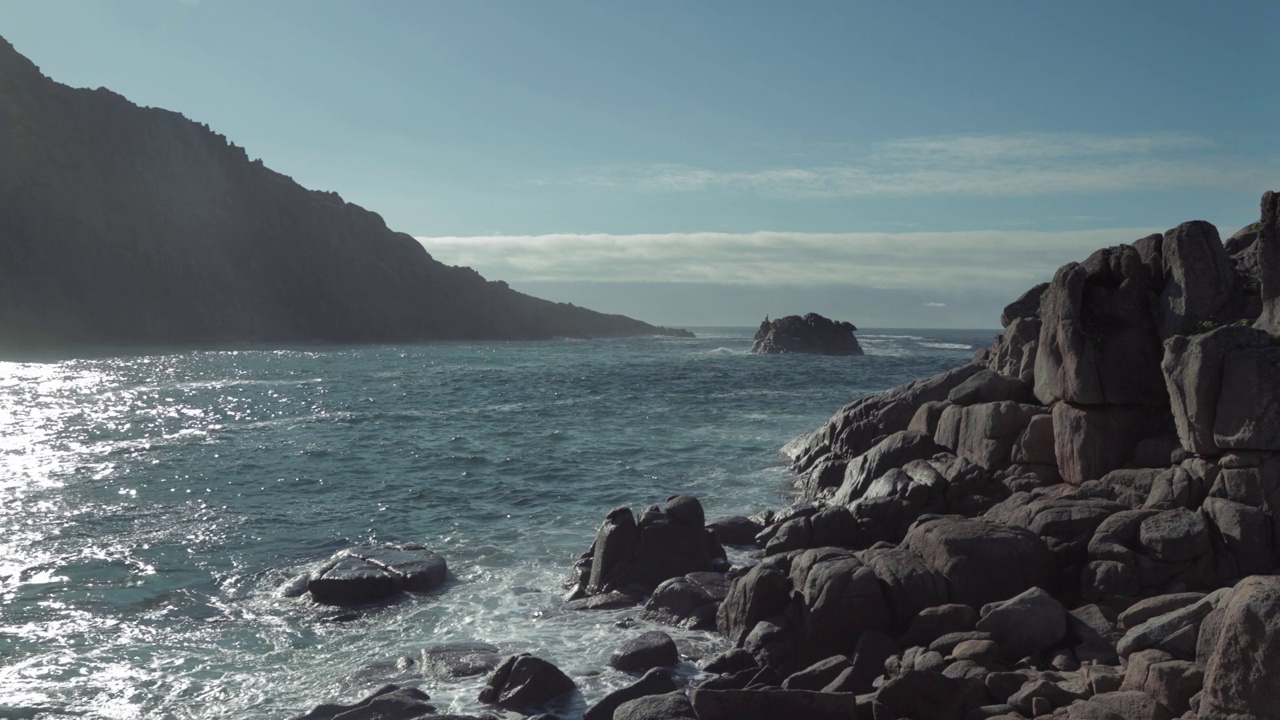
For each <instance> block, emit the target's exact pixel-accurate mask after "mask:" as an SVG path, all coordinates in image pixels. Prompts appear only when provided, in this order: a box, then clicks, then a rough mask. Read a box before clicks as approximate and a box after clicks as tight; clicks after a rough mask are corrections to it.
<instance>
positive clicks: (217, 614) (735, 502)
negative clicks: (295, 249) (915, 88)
mask: <svg viewBox="0 0 1280 720" xmlns="http://www.w3.org/2000/svg"><path fill="white" fill-rule="evenodd" d="M750 334H751V330H748V329H703V330H702V331H700V332H699V338H698V339H696V340H687V339H658V338H645V339H629V340H608V341H591V342H575V341H554V342H531V343H474V344H450V343H446V344H433V345H417V346H404V347H372V348H358V349H322V350H282V351H240V352H186V353H180V354H164V355H150V356H142V357H126V358H111V359H95V360H68V361H62V362H54V363H0V717H4V718H45V717H48V718H54V717H67V716H72V717H85V718H113V719H120V720H124V719H132V718H256V717H262V718H286V717H288V716H290V715H293V714H297V713H299V712H302V711H305V710H307V709H309V708H310V707H312V706H314V705H316V704H318V703H321V702H332V701H343V700H352V699H356V698H358V697H361V696H363V695H365V694H367V693H368V692H370V691H372V690H374V689H376V688H377V687H379V686H381V685H382V684H384V683H386V682H399V683H407V684H414V685H418V686H420V687H421V688H422V689H424V690H426V691H427V692H428V693H430V694H431V695H432V697H433V699H434V700H435V701H436V704H437V706H438V707H439V708H440V710H441V711H442V712H443V711H446V710H453V711H465V712H477V711H479V710H480V709H481V706H479V705H478V704H477V703H476V702H475V697H476V694H477V692H478V689H479V686H480V682H481V679H479V678H476V679H472V680H466V681H461V682H440V681H434V680H427V679H424V678H422V677H421V676H420V675H416V674H415V673H414V672H413V671H412V669H411V668H410V669H408V670H404V669H397V667H396V660H397V658H399V657H402V656H407V657H413V656H414V655H415V654H416V653H417V652H418V651H419V650H420V649H421V648H423V647H425V646H428V645H432V644H437V643H445V642H460V641H466V642H487V643H492V644H495V645H498V646H499V647H500V648H501V649H502V650H503V652H508V653H514V652H521V651H530V652H534V653H536V654H538V655H540V656H542V657H544V658H546V659H548V660H551V661H552V662H555V663H557V664H558V665H560V666H561V667H562V668H563V669H565V670H566V672H568V673H569V674H570V675H571V676H573V677H574V678H575V680H576V681H577V682H578V684H579V687H580V688H581V691H582V692H581V695H580V696H579V697H578V698H576V699H575V700H573V701H571V704H570V705H569V706H568V707H567V708H564V709H565V710H566V711H567V713H568V714H569V715H573V714H575V713H581V712H582V710H583V708H585V707H586V705H587V704H589V703H591V702H594V701H596V700H598V699H599V698H600V697H601V696H603V695H604V694H605V693H606V692H608V691H610V690H612V689H615V688H617V687H621V686H622V685H624V684H626V683H627V682H628V680H629V679H628V678H627V677H625V676H623V675H621V674H620V673H618V672H616V671H614V670H611V669H608V668H607V666H606V664H605V663H606V661H607V659H608V657H609V655H610V653H611V652H612V651H613V649H614V648H615V647H617V646H618V645H619V644H621V643H622V642H623V641H625V640H626V639H627V638H628V637H630V636H632V635H634V634H638V633H640V632H642V631H644V630H647V629H651V628H650V627H649V626H647V625H646V624H645V623H642V622H641V623H637V624H634V625H633V626H631V627H625V628H622V627H618V625H617V623H618V622H619V621H620V620H621V619H623V618H626V617H629V616H634V615H635V614H636V610H634V609H632V610H623V611H611V612H576V613H575V612H565V611H564V610H563V609H561V605H562V601H561V593H562V583H563V581H564V579H565V578H566V576H567V574H568V571H569V569H570V567H571V566H572V563H573V561H574V559H575V558H576V557H577V556H578V555H579V554H580V553H581V552H582V551H583V550H585V549H586V548H587V547H588V546H589V545H590V543H591V539H592V537H593V534H594V532H595V529H596V527H597V526H598V525H599V523H600V521H601V519H602V518H603V517H604V515H605V514H606V513H607V512H608V511H609V510H610V509H611V508H613V507H617V506H619V505H631V506H633V507H636V508H637V509H639V508H641V507H643V506H645V505H648V504H652V503H657V502H661V501H662V499H663V498H665V497H666V496H668V495H671V494H675V493H689V494H693V495H696V496H698V497H699V498H701V500H702V501H703V503H704V505H705V506H706V509H707V514H708V517H710V518H714V517H718V516H724V515H731V514H750V513H753V512H757V511H759V510H762V509H765V508H767V507H776V506H778V505H780V504H782V503H784V502H786V499H785V494H786V492H787V488H788V476H787V474H786V472H785V468H784V466H783V463H782V460H781V459H780V458H779V457H778V454H777V451H778V449H779V448H780V447H781V446H782V445H783V444H784V443H786V442H787V441H789V440H791V439H793V438H795V437H796V436H798V435H800V434H802V433H804V432H807V431H809V430H812V429H813V428H815V427H816V426H817V425H819V424H820V423H821V422H823V421H824V420H825V419H826V418H827V417H829V416H830V415H831V413H832V412H834V411H835V410H836V409H837V408H839V407H840V406H841V405H843V404H844V403H846V402H848V401H849V400H850V399H852V398H854V397H857V396H859V395H862V394H866V393H868V392H872V391H876V390H880V389H883V388H886V387H890V386H892V385H895V384H898V383H900V382H904V381H906V380H910V379H915V378H918V377H923V376H926V375H929V374H932V373H935V372H938V371H941V370H944V369H946V368H949V367H952V366H955V365H957V364H961V363H963V362H964V361H966V360H967V359H968V358H969V357H970V356H971V355H972V354H973V351H974V349H976V347H978V346H981V345H983V344H985V343H987V342H989V340H990V337H991V333H988V332H983V331H969V332H965V331H920V330H904V331H868V332H863V333H861V334H860V339H861V341H862V343H863V345H864V347H865V348H866V350H867V353H868V354H867V356H865V357H856V358H827V357H812V356H773V357H759V356H752V355H748V354H746V350H747V348H748V347H749V346H750ZM363 542H374V543H399V542H417V543H423V544H426V545H428V546H430V547H431V548H433V549H435V550H436V551H438V552H439V553H441V554H442V555H444V556H445V557H446V558H447V559H448V561H449V564H450V570H451V574H452V577H451V580H450V582H449V583H448V585H447V586H446V587H445V588H444V589H443V590H441V591H438V592H436V593H433V594H430V595H425V596H411V597H406V598H405V599H403V600H402V601H400V602H396V603H394V604H392V605H390V606H388V607H385V608H380V609H371V610H365V611H362V612H360V613H358V614H357V617H355V619H348V618H341V617H340V616H339V615H340V613H339V611H336V610H334V609H332V608H324V607H321V606H317V605H315V604H313V603H311V602H310V601H309V600H308V599H306V598H305V597H302V598H289V597H285V596H284V595H283V594H282V592H281V590H282V588H283V587H284V586H285V585H286V584H287V583H288V582H289V581H290V580H291V579H292V578H294V577H296V576H297V575H298V574H299V573H302V572H305V571H306V570H307V569H308V568H309V567H310V566H312V565H314V564H315V563H317V562H319V561H321V560H323V559H324V558H326V557H327V556H328V555H330V554H331V553H333V552H334V551H336V550H338V549H341V548H344V547H347V546H350V545H352V544H355V543H363ZM624 625H625V624H624ZM671 632H672V634H673V635H674V636H676V637H677V640H678V642H679V644H680V646H681V648H682V650H683V651H684V652H685V653H686V654H687V655H689V656H690V657H696V656H698V655H704V654H708V653H712V652H716V651H718V650H720V649H723V648H724V647H725V646H724V643H723V641H722V640H721V639H719V638H717V637H716V636H715V635H713V634H708V633H695V632H683V631H679V632H678V631H674V630H672V631H671ZM685 671H686V672H687V673H692V672H694V670H693V668H692V666H691V665H690V666H687V667H686V668H685Z"/></svg>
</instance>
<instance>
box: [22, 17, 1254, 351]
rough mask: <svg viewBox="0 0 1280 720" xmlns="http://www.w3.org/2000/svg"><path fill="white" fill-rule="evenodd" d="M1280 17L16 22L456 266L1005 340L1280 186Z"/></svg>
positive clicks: (93, 70) (43, 57)
mask: <svg viewBox="0 0 1280 720" xmlns="http://www.w3.org/2000/svg"><path fill="white" fill-rule="evenodd" d="M1277 27H1280V3H1274V2H1230V3H1213V4H1210V3H1207V2H1206V3H1187V2H1158V3H1157V2H1123V3H1115V2H1107V3H1088V2H1082V3H1042V2H979V1H975V2H964V3H956V2H938V3H918V2H875V3H853V2H802V3H782V2H752V1H747V0H735V1H733V2H728V1H726V2H674V1H671V2H666V1H661V0H658V1H654V2H643V3H642V2H625V3H624V2H599V1H598V2H555V1H542V2H530V1H514V0H513V1H511V2H483V1H481V0H466V1H465V2H380V3H376V4H368V3H360V4H357V3H355V2H329V1H324V0H305V1H283V0H275V1H273V2H239V1H236V0H203V1H196V0H133V1H131V2H89V1H87V0H82V1H79V2H62V1H59V0H41V2H39V3H36V2H28V1H26V0H0V35H4V36H5V37H6V38H7V39H8V40H9V41H10V42H12V43H13V44H14V45H15V47H16V48H17V49H18V50H19V52H22V53H24V54H25V55H27V56H28V57H30V58H31V59H32V60H33V61H35V62H36V63H37V64H38V65H39V66H40V67H41V69H42V70H43V71H44V72H45V73H46V74H48V75H50V76H51V77H53V78H55V79H57V80H59V81H61V82H64V83H67V84H70V85H74V86H88V87H97V86H100V85H101V86H106V87H109V88H111V89H113V90H116V91H117V92H120V93H121V94H123V95H125V96H126V97H128V98H129V99H130V100H132V101H134V102H136V103H139V104H142V105H153V106H159V107H165V108H169V109H172V110H177V111H179V112H182V113H183V114H185V115H187V116H188V117H191V118H194V119H197V120H199V121H201V122H206V123H208V124H209V125H210V126H211V127H213V128H214V129H216V130H217V131H219V132H222V133H224V134H226V135H227V136H228V137H229V138H231V139H232V140H233V141H234V142H236V143H237V144H239V145H242V146H244V147H245V148H246V149H247V150H248V152H249V154H250V156H252V157H261V158H262V159H263V160H264V162H266V164H268V165H269V166H271V167H273V168H275V169H277V170H279V171H281V172H284V173H286V174H288V175H291V176H292V177H294V178H295V179H296V180H298V181H299V182H301V183H302V184H304V185H306V186H308V187H312V188H318V189H326V190H336V191H338V192H339V193H341V194H342V195H343V197H345V198H346V199H348V200H350V201H352V202H356V203H359V204H361V205H364V206H366V207H368V208H369V209H371V210H374V211H376V212H379V213H380V214H381V215H382V216H383V217H384V218H385V219H386V220H387V223H388V225H390V226H391V227H392V228H395V229H397V230H402V231H405V232H408V233H411V234H413V235H415V236H418V237H420V238H423V242H424V244H426V245H427V247H428V248H429V249H430V250H431V251H432V253H433V254H435V255H436V256H437V257H439V258H440V259H442V260H444V261H446V262H452V263H459V264H468V265H472V266H473V267H476V268H477V269H478V270H480V271H481V272H482V273H484V274H486V275H487V276H489V277H494V278H501V279H505V280H508V281H509V282H511V284H512V285H513V286H514V287H517V288H519V289H523V290H527V291H529V292H532V293H534V294H541V295H543V296H546V297H550V298H552V299H558V300H567V301H572V302H576V303H579V304H582V305H587V306H589V307H595V308H598V309H602V310H608V311H612V312H624V313H627V314H631V315H635V316H638V317H641V318H644V319H648V320H653V321H657V322H663V323H670V324H685V325H689V324H694V325H696V324H719V323H732V324H750V323H754V322H756V321H757V320H758V318H759V317H761V316H763V315H765V314H766V313H767V314H771V315H774V316H777V315H781V314H788V313H803V312H806V311H809V310H816V311H819V312H824V313H826V314H831V315H835V316H838V317H841V318H846V319H850V320H853V321H854V322H855V323H857V324H859V325H864V326H965V327H991V326H994V325H995V324H996V317H997V316H998V313H999V309H1000V307H1001V306H1002V305H1003V304H1004V303H1006V302H1008V301H1009V300H1012V299H1013V298H1015V297H1016V296H1017V295H1018V294H1019V293H1020V292H1021V291H1022V290H1023V289H1024V288H1025V287H1026V286H1028V285H1030V284H1033V283H1034V282H1037V281H1040V280H1043V279H1047V278H1048V276H1049V275H1051V274H1052V271H1053V269H1054V268H1056V267H1057V266H1058V265H1059V264H1061V263H1062V262H1065V261H1068V260H1072V259H1083V257H1084V256H1085V255H1087V254H1088V252H1089V251H1090V250H1092V249H1093V248H1095V247H1098V246H1101V245H1106V244H1114V243H1117V242H1124V241H1130V240H1133V239H1136V238H1137V237H1140V236H1141V235H1142V234H1145V233H1147V232H1149V231H1151V230H1156V231H1159V230H1163V229H1167V228H1168V227H1171V226H1172V225H1175V224H1177V223H1178V222H1181V221H1184V220H1190V219H1205V220H1209V221H1211V222H1214V223H1216V224H1218V225H1219V227H1220V230H1221V231H1222V232H1223V234H1224V236H1225V235H1230V234H1231V233H1232V232H1234V231H1235V230H1236V229H1238V228H1239V227H1240V226H1241V225H1244V224H1246V223H1248V222H1250V221H1252V220H1253V219H1255V218H1256V212H1257V200H1258V198H1259V196H1260V195H1261V193H1262V191H1263V190H1266V189H1270V188H1278V187H1280V170H1278V168H1280V162H1278V161H1280V141H1277V139H1276V128H1277V127H1280V93H1278V92H1276V91H1275V90H1274V89H1273V84H1274V77H1273V75H1274V73H1272V72H1270V69H1271V68H1272V67H1273V65H1274V48H1275V44H1276V37H1275V32H1276V30H1275V28H1277Z"/></svg>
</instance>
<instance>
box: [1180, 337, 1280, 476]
mask: <svg viewBox="0 0 1280 720" xmlns="http://www.w3.org/2000/svg"><path fill="white" fill-rule="evenodd" d="M1270 344H1271V338H1270V337H1269V336H1268V335H1267V333H1266V332H1265V331H1263V330H1258V329H1255V328H1251V327H1244V326H1240V325H1226V326H1224V327H1220V328H1218V329H1216V330H1213V331H1211V332H1207V333H1202V334H1199V335H1190V336H1186V335H1178V336H1176V337H1172V338H1170V339H1169V340H1167V341H1166V342H1165V344H1164V359H1163V361H1162V362H1161V364H1160V367H1161V369H1162V370H1163V372H1164V377H1165V386H1166V387H1167V388H1168V390H1169V399H1170V401H1171V405H1172V407H1173V421H1174V425H1175V427H1176V428H1177V431H1178V439H1179V440H1180V441H1181V442H1182V447H1183V448H1184V449H1185V450H1186V451H1187V452H1192V453H1196V454H1199V455H1217V454H1220V453H1221V452H1222V450H1221V449H1220V448H1219V447H1218V444H1217V443H1216V441H1215V440H1214V425H1215V423H1216V422H1217V418H1218V405H1219V398H1220V397H1221V395H1222V386H1223V381H1224V374H1223V370H1224V367H1225V365H1226V361H1227V359H1228V358H1229V357H1232V356H1234V355H1236V354H1237V353H1239V352H1241V351H1245V350H1256V349H1261V348H1265V347H1268V346H1269V345H1270ZM1233 386H1238V387H1240V390H1243V391H1244V392H1246V393H1247V392H1248V391H1249V390H1253V391H1254V392H1257V391H1259V390H1260V389H1261V388H1259V387H1256V386H1255V387H1253V388H1249V387H1247V384H1244V385H1242V384H1241V383H1233ZM1231 402H1243V404H1244V406H1245V407H1244V408H1241V409H1239V410H1237V409H1236V408H1235V407H1234V406H1232V405H1231V404H1230V403H1231ZM1227 403H1228V407H1227V408H1226V410H1227V412H1228V415H1229V418H1228V422H1227V425H1238V424H1239V423H1238V421H1236V420H1235V419H1234V418H1239V417H1241V415H1242V414H1243V413H1245V412H1247V411H1248V410H1252V409H1253V405H1254V402H1253V399H1252V398H1251V397H1243V398H1241V397H1232V398H1231V400H1230V401H1227ZM1225 428H1226V425H1224V429H1225ZM1237 429H1238V428H1237Z"/></svg>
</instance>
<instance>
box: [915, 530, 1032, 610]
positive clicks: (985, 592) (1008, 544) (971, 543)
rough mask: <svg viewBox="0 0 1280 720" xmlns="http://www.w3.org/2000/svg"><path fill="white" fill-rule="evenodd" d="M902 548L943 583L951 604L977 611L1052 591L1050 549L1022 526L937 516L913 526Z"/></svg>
mask: <svg viewBox="0 0 1280 720" xmlns="http://www.w3.org/2000/svg"><path fill="white" fill-rule="evenodd" d="M902 547H903V548H905V549H907V550H910V551H912V552H914V553H916V554H917V555H919V556H920V557H921V558H922V559H923V560H924V563H925V565H926V566H927V567H928V568H930V569H931V570H934V571H935V572H937V573H938V574H940V575H941V576H942V577H943V578H944V579H945V580H946V583H947V594H948V601H949V602H953V603H963V604H965V605H969V606H970V607H973V608H975V609H977V608H981V607H982V606H983V605H986V604H987V603H990V602H996V601H999V600H1005V599H1008V598H1011V597H1013V596H1014V595H1017V594H1019V593H1021V592H1023V591H1025V590H1027V589H1029V588H1032V587H1042V588H1052V587H1053V586H1054V580H1055V578H1056V577H1057V569H1056V568H1055V567H1054V562H1053V556H1052V554H1050V552H1049V548H1048V546H1046V545H1045V543H1044V540H1042V539H1040V537H1039V536H1037V535H1036V534H1035V533H1033V532H1031V531H1030V530H1027V529H1025V528H1019V527H1008V526H1005V525H1001V524H997V523H990V522H984V521H981V520H965V519H959V518H941V519H937V520H929V521H922V522H921V523H919V524H918V525H916V526H915V527H914V528H913V529H912V530H911V532H909V533H908V534H907V537H906V539H904V540H903V541H902Z"/></svg>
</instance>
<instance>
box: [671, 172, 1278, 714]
mask: <svg viewBox="0 0 1280 720" xmlns="http://www.w3.org/2000/svg"><path fill="white" fill-rule="evenodd" d="M1263 212H1264V217H1263V220H1262V221H1261V222H1259V223H1256V224H1254V225H1251V226H1250V227H1249V228H1246V230H1245V231H1242V232H1241V233H1237V234H1236V236H1234V238H1233V240H1232V241H1231V242H1230V243H1228V245H1227V246H1226V247H1224V246H1223V245H1222V243H1221V242H1220V241H1219V240H1218V234H1217V231H1216V229H1215V228H1213V227H1212V226H1211V225H1208V224H1207V223H1202V222H1192V223H1184V224H1183V225H1180V226H1178V227H1176V228H1174V229H1172V230H1170V231H1169V232H1168V233H1165V234H1163V235H1154V236H1149V237H1146V238H1142V239H1140V240H1138V241H1136V242H1135V243H1133V244H1132V245H1123V246H1118V247H1114V248H1107V249H1104V250H1100V251H1098V252H1096V253H1094V254H1093V255H1091V256H1090V257H1089V258H1088V259H1086V260H1085V261H1084V262H1082V263H1072V264H1069V265H1067V266H1065V267H1064V268H1062V269H1061V270H1059V271H1058V273H1057V275H1056V276H1055V278H1054V280H1053V282H1051V283H1048V284H1046V285H1044V286H1041V287H1037V288H1034V289H1033V290H1032V291H1030V292H1029V293H1027V294H1026V295H1024V296H1023V297H1022V298H1020V299H1019V300H1018V301H1016V302H1014V303H1012V304H1011V305H1010V306H1009V307H1008V308H1007V309H1006V311H1005V314H1004V316H1003V317H1002V318H1001V322H1002V324H1003V325H1004V327H1005V330H1006V332H1005V334H1004V335H1002V336H1001V337H1000V338H997V340H996V342H995V343H994V345H993V346H992V348H990V349H988V350H986V351H984V352H980V353H979V354H978V356H977V357H976V358H975V362H974V364H972V365H969V366H966V367H963V368H957V369H956V370H952V371H951V372H949V373H944V374H942V375H938V376H936V377H933V378H929V379H927V380H924V381H918V382H916V383H911V384H908V385H904V386H902V387H898V388H893V389H891V390H887V391H885V392H882V393H879V394H877V395H873V396H870V397H867V398H863V399H860V400H857V401H855V402H854V403H851V404H850V405H848V406H846V407H845V408H843V409H841V410H840V411H839V412H838V413H837V414H836V415H835V416H834V417H832V419H831V420H830V421H829V422H828V423H827V424H826V425H825V426H823V427H822V428H821V429H819V430H818V431H816V432H815V433H813V434H812V435H810V436H808V437H807V438H805V439H804V440H803V441H802V442H798V443H794V444H792V445H790V446H789V447H788V454H789V455H790V456H791V459H792V467H793V469H794V470H795V471H796V472H797V480H796V484H797V487H798V489H799V490H800V493H801V498H800V499H801V501H802V502H801V503H799V504H797V505H794V506H792V507H791V508H788V509H786V510H783V511H780V512H776V513H764V514H762V515H760V516H757V519H758V520H759V521H760V523H761V525H762V526H763V529H762V530H761V531H760V532H759V533H758V534H757V535H756V538H755V540H756V544H757V546H758V547H760V548H761V549H762V550H763V557H762V558H760V559H759V560H758V562H756V563H755V564H754V565H753V566H751V567H749V568H747V569H745V570H736V569H735V570H731V571H730V572H729V573H728V574H727V577H729V578H732V580H731V582H730V583H729V585H728V589H727V592H726V593H725V595H724V599H723V601H721V602H720V604H719V608H718V610H717V613H716V621H717V629H718V630H719V631H720V632H721V633H722V634H723V635H724V636H725V637H726V638H727V639H728V640H729V641H730V642H732V643H733V644H734V645H735V650H734V652H730V653H727V654H725V655H723V656H721V657H720V658H717V659H716V660H715V661H714V662H712V663H709V664H708V665H707V666H706V668H707V670H708V672H718V673H722V674H721V675H720V676H719V677H716V678H714V679H711V680H709V681H707V682H706V683H705V684H704V685H702V686H701V687H700V688H699V689H698V690H696V691H695V692H694V703H693V704H694V708H695V709H696V710H698V712H699V717H702V714H701V713H702V712H703V711H704V710H705V711H706V712H707V713H710V714H711V715H714V716H717V717H718V716H719V715H716V713H731V715H732V716H734V717H754V716H755V715H753V713H756V712H761V710H760V709H761V708H768V710H767V711H765V712H771V713H773V716H795V717H820V716H824V715H823V713H825V712H826V711H827V710H826V709H827V708H830V709H831V711H832V712H833V713H837V714H836V715H833V717H834V716H839V717H850V716H856V717H860V718H877V719H880V718H901V717H911V718H948V719H952V718H954V719H955V720H960V719H961V718H995V717H999V718H1005V719H1007V720H1015V719H1030V718H1050V717H1051V718H1057V719H1061V720H1073V719H1074V720H1086V719H1087V720H1102V719H1104V718H1105V719H1106V720H1137V719H1143V720H1170V719H1172V718H1175V717H1178V718H1193V717H1198V718H1214V719H1219V718H1221V719H1222V720H1227V719H1232V720H1245V719H1248V720H1264V719H1265V720H1273V719H1277V718H1280V715H1277V714H1276V712H1277V711H1276V709H1275V703H1274V702H1273V700H1274V698H1275V697H1276V696H1277V695H1278V694H1280V685H1277V683H1280V675H1277V672H1276V667H1277V666H1278V665H1280V659H1277V658H1276V657H1274V656H1275V654H1276V648H1280V623H1278V622H1277V617H1280V584H1277V583H1278V582H1280V581H1278V580H1277V578H1280V415H1278V414H1277V412H1278V411H1277V410H1276V408H1278V407H1280V345H1277V344H1276V341H1275V340H1274V336H1273V335H1272V334H1271V332H1274V331H1275V328H1274V327H1273V326H1271V325H1269V324H1268V323H1271V322H1273V320H1272V319H1270V318H1269V316H1268V315H1267V314H1266V312H1265V311H1264V308H1266V307H1269V306H1268V303H1269V302H1271V301H1272V300H1273V299H1274V298H1273V297H1272V295H1273V294H1274V293H1272V294H1269V293H1268V292H1267V291H1266V290H1265V288H1266V287H1267V283H1268V282H1270V281H1274V284H1276V285H1277V286H1280V280H1276V278H1280V264H1278V263H1280V254H1277V255H1276V256H1275V257H1273V256H1272V254H1271V253H1272V252H1273V250H1272V246H1273V245H1275V244H1276V243H1277V242H1280V236H1278V235H1277V232H1276V227H1277V224H1278V223H1280V216H1278V215H1277V212H1280V210H1277V201H1276V195H1274V194H1272V193H1268V195H1267V196H1266V198H1264V202H1263ZM1273 276H1274V277H1273ZM1259 288H1261V290H1259ZM1273 289H1274V288H1273ZM1260 314H1261V315H1260ZM1251 325H1252V327H1251ZM1031 328H1035V330H1036V332H1034V333H1033V332H1029V330H1030V329H1031ZM713 698H714V702H712V699H713ZM700 699H701V701H700ZM726 716H729V715H726Z"/></svg>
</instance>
